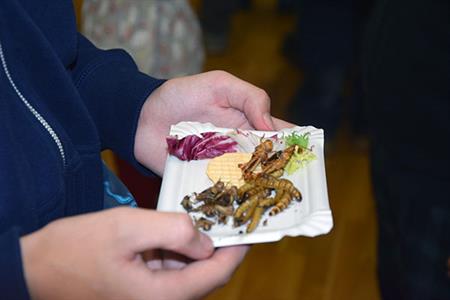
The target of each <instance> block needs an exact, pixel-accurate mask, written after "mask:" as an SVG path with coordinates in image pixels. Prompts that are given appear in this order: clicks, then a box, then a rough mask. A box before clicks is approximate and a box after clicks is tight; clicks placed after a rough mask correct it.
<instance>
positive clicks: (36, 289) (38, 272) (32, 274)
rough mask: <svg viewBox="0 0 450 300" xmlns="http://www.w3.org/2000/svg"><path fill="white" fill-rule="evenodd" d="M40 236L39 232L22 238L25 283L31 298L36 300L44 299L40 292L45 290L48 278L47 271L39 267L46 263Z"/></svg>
mask: <svg viewBox="0 0 450 300" xmlns="http://www.w3.org/2000/svg"><path fill="white" fill-rule="evenodd" d="M40 234H41V232H40V231H37V232H34V233H31V234H29V235H26V236H23V237H21V238H20V247H21V253H22V265H23V272H24V277H25V282H26V284H27V287H28V292H29V294H30V297H31V298H32V299H35V300H36V299H42V298H41V297H40V296H39V295H40V294H41V293H40V290H41V289H42V288H45V285H44V283H45V281H46V280H45V279H46V278H47V271H46V269H45V268H40V267H39V266H40V265H42V263H43V262H44V261H45V255H41V254H40V253H39V244H40V242H39V239H40ZM44 265H45V262H44Z"/></svg>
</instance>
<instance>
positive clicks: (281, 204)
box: [269, 191, 293, 216]
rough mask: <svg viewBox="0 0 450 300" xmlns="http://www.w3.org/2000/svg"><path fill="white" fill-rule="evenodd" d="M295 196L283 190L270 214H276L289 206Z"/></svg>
mask: <svg viewBox="0 0 450 300" xmlns="http://www.w3.org/2000/svg"><path fill="white" fill-rule="evenodd" d="M292 199H293V196H292V195H291V194H290V193H289V192H287V191H281V192H280V197H279V198H278V199H277V201H276V204H275V206H274V207H273V208H272V209H271V210H270V212H269V216H275V215H277V214H279V213H280V212H282V211H283V210H284V209H285V208H286V207H288V206H289V204H290V203H291V201H292Z"/></svg>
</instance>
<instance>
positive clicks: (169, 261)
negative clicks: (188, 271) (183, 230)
mask: <svg viewBox="0 0 450 300" xmlns="http://www.w3.org/2000/svg"><path fill="white" fill-rule="evenodd" d="M191 262H192V259H190V258H187V257H186V256H184V255H181V254H178V253H175V252H171V251H164V253H163V260H162V267H163V268H164V269H168V270H171V269H177V270H178V269H181V268H184V267H186V265H187V264H188V263H191Z"/></svg>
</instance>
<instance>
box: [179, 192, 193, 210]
mask: <svg viewBox="0 0 450 300" xmlns="http://www.w3.org/2000/svg"><path fill="white" fill-rule="evenodd" d="M181 206H183V208H184V209H185V210H186V211H187V212H190V211H192V208H193V207H192V201H191V197H190V196H184V198H183V200H181Z"/></svg>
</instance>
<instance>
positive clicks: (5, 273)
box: [0, 227, 30, 300]
mask: <svg viewBox="0 0 450 300" xmlns="http://www.w3.org/2000/svg"><path fill="white" fill-rule="evenodd" d="M19 238H20V235H19V229H18V228H16V227H13V228H11V229H9V230H8V231H6V232H3V233H0V253H1V255H0V266H1V267H0V293H1V294H0V295H1V299H5V300H29V299H30V295H29V294H28V289H27V285H26V283H25V276H24V273H23V267H22V255H21V251H20V244H19Z"/></svg>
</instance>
